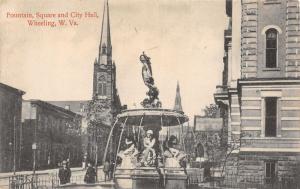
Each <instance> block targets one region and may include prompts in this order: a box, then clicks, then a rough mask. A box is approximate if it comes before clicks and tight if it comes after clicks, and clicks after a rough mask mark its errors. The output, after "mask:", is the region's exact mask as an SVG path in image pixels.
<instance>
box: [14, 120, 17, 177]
mask: <svg viewBox="0 0 300 189" xmlns="http://www.w3.org/2000/svg"><path fill="white" fill-rule="evenodd" d="M16 147H17V144H16V116H14V148H13V150H14V151H13V153H14V157H13V158H14V166H13V171H14V175H16Z"/></svg>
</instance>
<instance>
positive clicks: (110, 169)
mask: <svg viewBox="0 0 300 189" xmlns="http://www.w3.org/2000/svg"><path fill="white" fill-rule="evenodd" d="M114 169H115V162H114V160H111V162H110V165H109V174H110V178H113V176H114Z"/></svg>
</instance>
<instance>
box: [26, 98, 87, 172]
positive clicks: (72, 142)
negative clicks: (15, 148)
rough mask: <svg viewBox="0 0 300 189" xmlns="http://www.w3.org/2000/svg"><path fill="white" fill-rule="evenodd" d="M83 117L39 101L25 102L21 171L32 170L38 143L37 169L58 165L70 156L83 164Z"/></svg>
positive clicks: (74, 162) (72, 162) (72, 164)
mask: <svg viewBox="0 0 300 189" xmlns="http://www.w3.org/2000/svg"><path fill="white" fill-rule="evenodd" d="M81 118H82V117H81V116H80V115H78V114H76V113H74V112H72V111H70V110H66V109H64V108H61V107H58V106H54V105H52V104H49V103H47V102H44V101H40V100H28V101H23V104H22V133H23V137H22V144H23V145H22V152H21V154H22V160H21V164H22V170H32V168H33V158H32V157H33V150H32V144H33V143H36V144H37V150H36V169H45V168H56V167H57V166H58V164H59V163H61V162H62V161H63V160H67V159H69V161H70V166H80V164H81V160H82V159H83V154H82V149H81Z"/></svg>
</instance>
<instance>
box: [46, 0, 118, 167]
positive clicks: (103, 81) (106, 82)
mask: <svg viewBox="0 0 300 189" xmlns="http://www.w3.org/2000/svg"><path fill="white" fill-rule="evenodd" d="M101 27H102V28H101V36H100V44H99V52H98V56H97V58H96V59H95V61H94V73H93V94H92V100H84V101H52V102H50V103H52V104H54V105H57V106H61V107H67V108H69V109H70V110H71V111H74V112H76V113H79V114H81V115H83V116H84V118H83V124H85V125H86V130H85V137H83V138H84V139H83V141H86V142H85V144H83V145H85V146H86V149H87V151H86V152H85V153H84V158H85V159H86V160H87V161H93V162H94V161H95V159H98V161H99V163H100V162H102V157H103V155H104V154H103V152H104V149H105V146H106V141H107V138H108V134H109V131H110V128H111V126H112V124H113V122H114V119H115V117H116V115H117V114H118V113H119V112H120V111H121V108H122V107H121V101H120V98H119V94H118V90H117V87H116V65H115V63H114V61H113V59H112V43H111V34H110V20H109V6H108V2H107V1H106V2H105V3H104V9H103V18H102V25H101Z"/></svg>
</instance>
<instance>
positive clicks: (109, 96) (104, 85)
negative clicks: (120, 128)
mask: <svg viewBox="0 0 300 189" xmlns="http://www.w3.org/2000/svg"><path fill="white" fill-rule="evenodd" d="M120 110H121V102H120V98H119V95H118V92H117V88H116V66H115V63H114V62H113V61H112V45H111V36H110V21H109V6H108V2H107V1H106V2H105V3H104V10H103V19H102V29H101V36H100V44H99V53H98V58H96V59H95V62H94V76H93V98H92V101H90V102H89V105H88V115H87V117H88V122H89V123H88V133H90V134H89V146H90V147H88V151H89V153H88V154H91V155H94V154H97V155H98V157H91V156H90V159H95V158H97V159H98V161H100V160H101V159H102V157H103V152H104V150H105V145H106V142H107V138H108V135H109V131H110V128H111V126H112V124H113V122H114V119H115V116H116V115H117V114H118V113H119V112H120Z"/></svg>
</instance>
